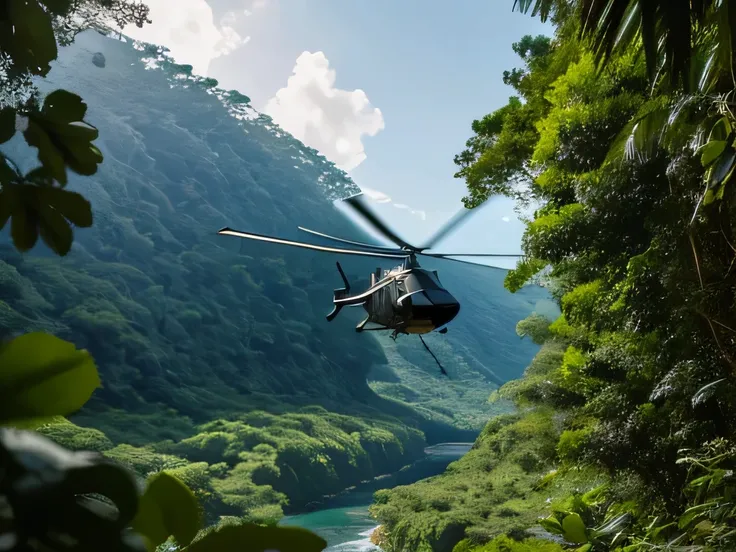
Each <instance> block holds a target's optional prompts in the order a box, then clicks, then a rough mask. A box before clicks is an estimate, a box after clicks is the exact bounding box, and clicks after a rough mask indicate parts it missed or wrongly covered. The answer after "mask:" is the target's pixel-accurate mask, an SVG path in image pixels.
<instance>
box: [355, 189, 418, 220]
mask: <svg viewBox="0 0 736 552" xmlns="http://www.w3.org/2000/svg"><path fill="white" fill-rule="evenodd" d="M360 189H361V190H362V192H363V195H365V196H366V197H367V198H368V199H369V200H371V201H373V202H374V203H391V205H392V206H393V207H395V208H396V209H403V210H406V211H409V212H410V213H411V214H412V215H414V216H417V217H419V218H420V219H422V220H427V213H426V212H424V211H420V210H418V209H412V208H411V207H409V206H408V205H405V204H403V203H392V200H391V198H390V197H389V196H388V195H386V194H385V193H383V192H381V191H379V190H374V189H373V188H366V187H365V186H361V187H360Z"/></svg>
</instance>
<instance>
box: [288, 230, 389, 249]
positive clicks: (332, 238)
mask: <svg viewBox="0 0 736 552" xmlns="http://www.w3.org/2000/svg"><path fill="white" fill-rule="evenodd" d="M297 228H299V230H301V231H302V232H309V233H310V234H314V235H315V236H320V237H322V238H325V239H328V240H332V241H336V242H342V243H348V244H350V245H357V246H359V247H366V248H368V249H377V250H379V251H387V252H388V251H394V252H396V253H403V251H402V250H401V249H396V248H395V247H389V246H386V245H371V244H370V243H362V242H357V241H352V240H346V239H343V238H336V237H335V236H330V235H329V234H323V233H322V232H317V231H316V230H310V229H309V228H304V227H303V226H297Z"/></svg>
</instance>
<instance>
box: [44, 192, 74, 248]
mask: <svg viewBox="0 0 736 552" xmlns="http://www.w3.org/2000/svg"><path fill="white" fill-rule="evenodd" d="M39 214H40V215H41V216H40V219H39V221H38V222H39V230H40V233H41V238H42V239H43V241H44V242H45V243H46V245H48V246H49V247H50V248H51V250H52V251H53V252H54V253H56V254H57V255H60V256H62V257H63V256H64V255H66V254H67V253H69V251H70V250H71V248H72V241H73V240H74V233H73V232H72V228H71V226H69V223H68V222H67V220H66V219H65V218H64V217H63V216H62V215H61V213H59V211H57V210H56V209H54V208H53V207H51V206H50V205H47V204H46V205H45V204H41V205H40V208H39Z"/></svg>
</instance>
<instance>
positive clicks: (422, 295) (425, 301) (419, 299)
mask: <svg viewBox="0 0 736 552" xmlns="http://www.w3.org/2000/svg"><path fill="white" fill-rule="evenodd" d="M410 298H411V304H412V306H413V307H431V306H432V305H433V303H432V300H431V299H430V298H429V297H427V293H426V292H425V291H420V292H419V293H415V294H414V295H411V296H410Z"/></svg>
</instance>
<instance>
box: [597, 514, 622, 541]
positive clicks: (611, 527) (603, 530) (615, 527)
mask: <svg viewBox="0 0 736 552" xmlns="http://www.w3.org/2000/svg"><path fill="white" fill-rule="evenodd" d="M629 518H630V515H629V514H628V513H626V514H621V515H619V516H616V517H615V518H613V519H610V520H608V521H606V522H604V523H603V525H601V526H600V527H596V528H595V529H594V530H593V534H594V535H596V536H601V535H610V534H611V533H618V532H619V531H621V530H622V529H623V528H624V527H626V525H627V524H628V523H629Z"/></svg>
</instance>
